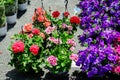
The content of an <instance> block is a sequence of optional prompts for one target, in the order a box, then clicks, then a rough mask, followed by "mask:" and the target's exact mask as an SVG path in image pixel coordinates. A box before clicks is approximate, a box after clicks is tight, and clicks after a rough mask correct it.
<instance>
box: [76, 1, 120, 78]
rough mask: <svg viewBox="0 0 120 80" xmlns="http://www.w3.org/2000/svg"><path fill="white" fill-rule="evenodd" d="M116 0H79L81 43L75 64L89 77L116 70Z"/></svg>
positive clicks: (119, 9)
mask: <svg viewBox="0 0 120 80" xmlns="http://www.w3.org/2000/svg"><path fill="white" fill-rule="evenodd" d="M118 5H120V1H119V0H81V1H80V3H79V8H80V9H81V13H80V17H81V28H82V29H83V30H84V31H83V34H82V35H80V36H79V41H80V43H81V45H82V46H85V47H87V49H85V50H82V51H81V50H80V51H79V53H78V54H79V56H78V61H77V62H76V64H77V65H78V66H80V65H81V69H82V72H86V73H87V75H88V77H95V76H101V75H104V74H105V73H108V72H115V73H117V74H118V73H119V66H120V64H119V61H120V60H119V52H120V47H119V37H120V32H119V31H120V30H119V28H118V26H120V24H119V20H120V19H119V18H118V17H119V16H120V7H119V6H118Z"/></svg>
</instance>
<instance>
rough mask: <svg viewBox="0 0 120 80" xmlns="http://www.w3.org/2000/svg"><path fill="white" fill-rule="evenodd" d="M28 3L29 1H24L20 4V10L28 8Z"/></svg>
mask: <svg viewBox="0 0 120 80" xmlns="http://www.w3.org/2000/svg"><path fill="white" fill-rule="evenodd" d="M27 4H28V2H26V3H23V4H18V10H20V11H24V10H26V9H27Z"/></svg>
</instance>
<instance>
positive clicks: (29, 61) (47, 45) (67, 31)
mask: <svg viewBox="0 0 120 80" xmlns="http://www.w3.org/2000/svg"><path fill="white" fill-rule="evenodd" d="M51 15H52V16H51ZM51 15H50V14H47V13H46V12H45V11H44V10H43V9H42V8H37V9H35V12H34V16H33V17H32V20H33V23H28V24H25V25H24V26H22V30H21V31H20V32H19V33H18V34H15V35H14V36H13V39H14V40H15V41H16V40H17V41H16V42H14V43H13V44H12V46H10V49H9V50H10V51H11V54H12V59H11V62H10V64H11V66H15V67H16V68H17V69H18V70H19V71H22V72H29V71H30V70H33V71H35V72H36V73H38V72H39V71H40V70H41V69H44V68H47V69H49V70H50V71H52V72H53V73H59V72H66V71H69V69H70V67H71V62H72V60H73V61H75V62H76V61H77V60H78V55H77V54H74V53H73V51H74V49H75V46H76V43H75V41H74V40H73V36H74V32H75V30H74V28H76V26H77V25H78V24H79V23H80V19H79V18H78V17H77V16H74V17H71V18H70V19H69V15H70V14H69V12H64V13H63V18H62V19H59V16H60V12H59V11H54V12H53V13H52V14H51Z"/></svg>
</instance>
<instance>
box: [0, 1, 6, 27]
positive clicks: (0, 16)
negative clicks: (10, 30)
mask: <svg viewBox="0 0 120 80" xmlns="http://www.w3.org/2000/svg"><path fill="white" fill-rule="evenodd" d="M5 23H6V17H5V7H4V3H3V2H0V27H3V26H4V25H5Z"/></svg>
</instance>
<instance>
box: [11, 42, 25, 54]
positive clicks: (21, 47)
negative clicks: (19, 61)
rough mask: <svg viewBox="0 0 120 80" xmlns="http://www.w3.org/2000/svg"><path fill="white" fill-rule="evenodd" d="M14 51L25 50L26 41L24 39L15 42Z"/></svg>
mask: <svg viewBox="0 0 120 80" xmlns="http://www.w3.org/2000/svg"><path fill="white" fill-rule="evenodd" d="M12 51H13V52H14V53H19V52H24V43H23V42H22V41H16V42H15V43H13V45H12Z"/></svg>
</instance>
